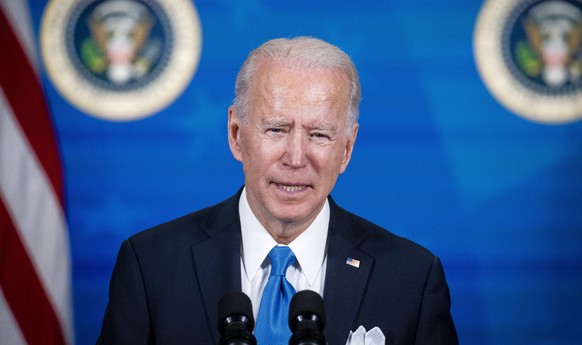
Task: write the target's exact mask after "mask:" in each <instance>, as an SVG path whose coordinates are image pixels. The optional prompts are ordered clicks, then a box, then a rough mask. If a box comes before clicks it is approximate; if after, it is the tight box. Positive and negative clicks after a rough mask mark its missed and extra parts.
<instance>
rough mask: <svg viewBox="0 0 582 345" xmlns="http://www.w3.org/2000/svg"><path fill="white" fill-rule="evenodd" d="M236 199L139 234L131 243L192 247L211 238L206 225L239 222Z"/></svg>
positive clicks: (219, 225)
mask: <svg viewBox="0 0 582 345" xmlns="http://www.w3.org/2000/svg"><path fill="white" fill-rule="evenodd" d="M235 197H236V195H235V196H234V197H231V198H229V199H227V200H225V201H222V202H220V203H218V204H216V205H213V206H210V207H207V208H204V209H201V210H198V211H195V212H192V213H189V214H187V215H184V216H181V217H179V218H176V219H173V220H170V221H168V222H165V223H162V224H159V225H156V226H154V227H152V228H149V229H147V230H143V231H141V232H138V233H137V234H135V235H133V236H131V237H130V238H129V241H130V242H131V243H132V245H133V246H155V247H160V246H161V245H162V244H168V245H170V244H171V245H185V246H188V247H190V246H192V245H194V244H196V243H198V242H201V241H203V240H205V239H207V238H208V237H209V236H210V235H209V234H208V232H207V231H206V230H205V228H207V226H205V223H208V222H211V223H212V224H211V225H210V227H216V226H218V227H225V226H227V225H228V224H229V222H230V223H232V222H234V221H238V209H237V208H235V206H234V204H235V203H236V204H237V203H238V202H237V201H238V198H236V200H233V199H234V198H235ZM225 215H228V216H226V217H225ZM217 223H221V224H217Z"/></svg>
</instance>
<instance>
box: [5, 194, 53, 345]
mask: <svg viewBox="0 0 582 345" xmlns="http://www.w3.org/2000/svg"><path fill="white" fill-rule="evenodd" d="M0 286H2V291H3V292H4V295H5V297H6V302H7V303H8V305H9V306H10V309H11V310H12V314H13V315H14V318H15V319H16V322H17V323H18V325H19V326H20V329H21V331H22V334H23V335H24V338H25V339H26V341H27V343H28V344H29V345H36V344H39V345H41V344H43V345H62V344H65V339H64V336H63V331H62V329H61V326H60V323H59V320H58V318H57V315H56V314H55V312H54V310H53V307H52V305H51V303H50V301H49V299H48V297H47V295H46V293H45V290H44V288H43V286H42V284H41V282H40V280H39V278H38V275H37V274H36V271H35V269H34V267H33V265H32V262H31V261H30V258H29V256H28V253H27V252H26V249H25V248H24V245H23V244H22V241H21V239H20V237H19V236H18V231H17V230H16V227H15V226H14V223H13V222H12V219H11V217H10V215H9V213H8V211H7V209H6V206H5V204H4V201H3V200H2V199H1V198H0Z"/></svg>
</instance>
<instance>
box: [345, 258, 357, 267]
mask: <svg viewBox="0 0 582 345" xmlns="http://www.w3.org/2000/svg"><path fill="white" fill-rule="evenodd" d="M346 264H348V265H350V266H352V267H355V268H360V260H356V259H352V258H348V259H347V260H346Z"/></svg>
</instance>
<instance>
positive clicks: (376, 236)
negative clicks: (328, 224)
mask: <svg viewBox="0 0 582 345" xmlns="http://www.w3.org/2000/svg"><path fill="white" fill-rule="evenodd" d="M334 208H335V211H334V216H335V217H337V218H336V219H337V221H338V222H340V223H342V225H343V227H344V228H349V229H350V230H349V231H352V232H359V233H360V236H361V237H360V238H361V239H362V240H361V242H360V243H359V247H360V248H362V249H365V250H367V251H370V252H374V253H380V254H383V253H384V254H390V255H392V254H403V255H406V256H412V257H416V258H418V259H423V260H430V261H432V260H433V259H434V256H435V255H434V254H433V253H432V252H431V251H429V250H428V249H427V248H425V247H423V246H421V245H420V244H418V243H416V242H414V241H412V240H410V239H408V238H404V237H402V236H399V235H396V234H394V233H393V232H391V231H389V230H387V229H385V228H383V227H381V226H379V225H377V224H375V223H373V222H371V221H369V220H367V219H364V218H362V217H360V216H358V215H356V214H353V213H351V212H349V211H347V210H345V209H343V208H341V207H339V206H338V205H337V204H334Z"/></svg>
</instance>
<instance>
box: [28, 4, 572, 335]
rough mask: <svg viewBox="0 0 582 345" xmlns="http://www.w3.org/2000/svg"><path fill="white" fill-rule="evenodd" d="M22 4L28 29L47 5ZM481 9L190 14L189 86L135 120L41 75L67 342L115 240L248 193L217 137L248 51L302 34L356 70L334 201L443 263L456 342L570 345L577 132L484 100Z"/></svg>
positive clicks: (97, 298)
mask: <svg viewBox="0 0 582 345" xmlns="http://www.w3.org/2000/svg"><path fill="white" fill-rule="evenodd" d="M29 2H30V4H31V9H32V12H33V16H34V23H35V25H36V28H37V30H38V26H39V22H40V17H41V15H42V11H43V9H44V7H45V1H44V0H30V1H29ZM481 4H482V2H481V1H478V0H463V1H458V0H432V1H426V0H408V1H396V0H384V1H378V0H360V1H346V0H330V1H313V0H309V1H304V0H297V1H260V0H248V1H234V0H233V1H226V0H222V1H220V0H196V1H195V5H196V7H197V10H198V14H199V16H200V20H201V26H202V40H203V45H202V55H201V59H200V64H199V67H198V70H197V72H196V75H195V77H194V79H193V80H192V82H191V83H190V84H189V86H188V88H187V89H186V90H185V92H184V93H183V94H182V95H181V96H180V97H179V98H178V99H177V100H176V101H175V102H174V103H173V104H171V105H170V106H169V107H167V108H166V109H164V110H163V111H161V112H159V113H158V114H156V115H155V116H151V117H148V118H145V119H142V120H138V121H131V122H108V121H104V120H99V119H97V118H94V117H91V116H88V115H86V114H83V113H81V112H80V111H78V110H77V109H76V108H74V107H72V106H71V105H70V104H69V103H67V102H66V101H65V100H64V99H63V98H62V97H61V96H60V94H59V93H58V92H57V91H56V90H55V88H54V87H53V86H52V84H51V82H50V81H49V80H48V79H46V78H45V80H44V82H45V87H46V92H47V95H48V97H49V101H50V105H51V108H52V111H53V116H54V120H55V124H56V130H57V133H58V138H59V141H60V147H61V151H62V156H63V160H64V166H65V173H66V176H65V179H66V188H67V189H66V197H67V212H68V220H69V231H70V241H71V248H72V264H73V292H74V313H75V331H76V338H77V344H92V343H94V342H95V339H96V337H97V335H98V332H99V329H100V322H101V318H102V316H103V312H104V310H105V306H106V303H107V288H108V283H109V277H110V274H111V271H112V268H113V264H114V261H115V258H116V254H117V250H118V249H119V246H120V243H121V241H122V240H123V239H125V238H127V237H129V236H130V235H132V234H134V233H136V232H138V231H140V230H143V229H145V228H148V227H151V226H153V225H156V224H158V223H161V222H164V221H166V220H169V219H172V218H175V217H178V216H180V215H183V214H185V213H188V212H191V211H193V210H197V209H199V208H202V207H205V206H208V205H210V204H214V203H216V202H219V201H221V200H222V199H224V198H226V197H228V196H230V195H232V194H233V193H234V192H235V191H236V190H237V189H238V188H239V187H240V186H241V185H242V183H243V175H242V172H241V167H240V164H239V163H238V162H237V161H235V160H234V159H233V158H232V156H231V154H230V151H229V149H228V145H227V140H226V119H227V118H226V112H227V107H228V106H229V105H230V103H231V100H232V98H233V87H234V79H235V75H236V72H237V70H238V68H239V66H240V65H241V63H242V62H243V60H244V58H245V56H246V55H247V54H248V52H249V51H250V50H252V49H253V48H255V47H256V46H258V45H260V44H261V43H263V42H264V41H266V40H268V39H271V38H275V37H280V36H285V37H288V36H295V35H311V36H316V37H319V38H322V39H324V40H327V41H329V42H331V43H334V44H336V45H338V46H340V47H341V48H342V49H343V50H345V51H346V52H347V53H348V54H349V55H350V56H352V58H353V60H354V62H355V63H356V66H357V67H358V69H359V72H360V77H361V83H362V89H363V102H362V106H361V121H360V125H361V126H360V132H359V137H358V141H357V142H356V148H355V153H354V156H353V159H352V162H351V163H350V166H349V167H348V170H347V172H346V173H345V174H344V175H342V176H341V177H340V179H339V181H338V184H337V186H336V188H335V190H334V191H333V193H332V195H333V196H334V197H335V199H336V201H337V202H338V203H339V204H340V205H342V206H344V207H345V208H347V209H349V210H351V211H353V212H355V213H357V214H359V215H361V216H363V217H365V218H368V219H369V220H371V221H373V222H376V223H377V224H379V225H381V226H383V227H386V228H388V229H390V230H391V231H392V232H394V233H396V234H399V235H402V236H405V237H408V238H410V239H412V240H414V241H416V242H418V243H420V244H421V245H424V246H426V247H428V248H429V249H431V250H432V251H433V252H435V253H436V254H437V255H439V256H440V257H441V259H442V261H443V264H444V266H445V270H446V274H447V279H448V282H449V284H450V289H451V294H452V313H453V317H454V319H455V322H456V325H457V328H458V333H459V337H460V341H461V343H463V344H512V345H513V344H574V343H578V342H579V341H580V339H582V313H581V312H580V311H581V310H582V297H581V296H582V293H581V291H582V154H581V152H582V122H575V123H571V124H567V125H542V124H537V123H533V122H529V121H527V120H524V119H522V118H520V117H517V116H515V115H514V114H512V113H510V112H509V111H507V110H506V109H504V108H503V107H502V106H501V105H500V104H499V103H497V102H496V101H495V99H494V98H493V97H492V96H491V95H490V94H489V93H488V91H487V90H486V88H485V87H484V85H483V83H482V81H481V79H480V78H479V75H478V73H477V70H476V67H475V62H474V56H473V50H472V47H473V45H472V44H473V42H472V39H473V29H474V25H475V20H476V18H477V15H478V11H479V9H480V6H481ZM387 313H390V311H389V310H388V311H387ZM334 345H336V344H334Z"/></svg>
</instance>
